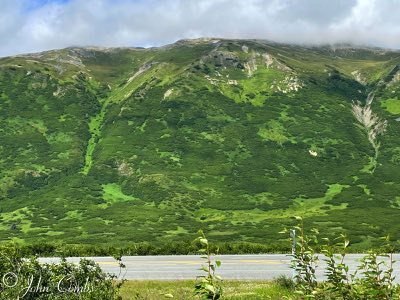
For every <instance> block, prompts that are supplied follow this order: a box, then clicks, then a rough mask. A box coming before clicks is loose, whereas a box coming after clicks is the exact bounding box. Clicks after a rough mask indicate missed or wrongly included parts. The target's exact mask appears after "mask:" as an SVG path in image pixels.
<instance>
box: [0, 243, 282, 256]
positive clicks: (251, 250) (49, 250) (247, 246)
mask: <svg viewBox="0 0 400 300" xmlns="http://www.w3.org/2000/svg"><path fill="white" fill-rule="evenodd" d="M9 246H10V244H9V243H7V244H2V245H0V251H1V250H2V249H3V248H5V247H9ZM13 246H14V247H16V248H18V249H19V252H20V253H21V255H22V256H23V257H27V256H31V255H36V256H40V257H49V256H57V257H71V256H83V257H85V256H115V255H118V256H120V255H124V256H135V255H187V254H198V253H199V252H198V251H199V249H201V245H200V244H199V243H198V242H196V241H182V242H168V243H166V244H163V245H153V244H150V243H146V242H143V243H135V244H129V245H125V246H121V247H114V246H110V245H84V244H79V245H78V244H59V243H48V242H42V243H36V244H13ZM211 251H212V252H213V253H218V254H262V253H289V252H290V248H289V247H288V245H278V244H277V245H273V244H269V245H264V244H257V243H248V242H238V243H214V244H213V245H212V246H211Z"/></svg>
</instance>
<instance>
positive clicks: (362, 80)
mask: <svg viewBox="0 0 400 300" xmlns="http://www.w3.org/2000/svg"><path fill="white" fill-rule="evenodd" d="M351 75H353V76H354V79H355V80H357V81H358V82H359V83H361V84H362V85H366V84H367V79H366V78H365V77H364V76H363V75H362V74H361V72H360V71H359V70H355V71H353V72H351Z"/></svg>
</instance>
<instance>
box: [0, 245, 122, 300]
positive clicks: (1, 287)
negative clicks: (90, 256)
mask: <svg viewBox="0 0 400 300" xmlns="http://www.w3.org/2000/svg"><path fill="white" fill-rule="evenodd" d="M120 266H121V267H122V264H120ZM0 275H1V277H0V278H1V282H0V299H7V300H9V299H32V300H33V299H49V300H50V299H72V300H73V299H81V300H86V299H96V300H103V299H104V300H116V299H121V298H120V296H118V293H119V289H120V287H121V285H122V282H119V283H116V282H115V279H116V277H115V276H112V275H108V274H105V273H103V272H102V270H101V269H100V267H99V266H98V265H97V264H95V263H94V262H93V261H89V260H85V259H83V260H81V261H80V263H79V264H78V265H75V264H73V263H68V262H67V261H66V260H65V259H62V260H61V262H60V263H59V264H41V263H39V262H38V260H37V259H36V258H35V257H30V258H23V257H22V256H21V251H20V250H19V249H18V248H17V247H7V248H3V249H2V251H1V253H0Z"/></svg>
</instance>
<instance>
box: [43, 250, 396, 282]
mask: <svg viewBox="0 0 400 300" xmlns="http://www.w3.org/2000/svg"><path fill="white" fill-rule="evenodd" d="M361 257H363V255H362V254H349V255H348V256H347V258H346V260H345V262H346V263H347V264H348V265H349V267H350V271H352V270H355V269H356V267H357V266H358V265H359V263H360V262H359V260H360V258H361ZM80 259H81V258H79V257H72V258H68V259H67V260H68V261H70V262H75V263H76V262H79V260H80ZM88 259H91V260H94V261H95V262H97V263H98V264H99V265H100V267H101V268H102V270H103V271H105V272H107V273H112V274H116V275H117V276H118V275H119V276H120V278H122V277H124V278H125V279H128V280H179V279H195V278H196V276H198V275H201V274H202V271H200V270H198V269H199V268H200V266H201V264H202V259H201V258H200V256H198V255H177V256H173V255H166V256H164V255H163V256H124V257H123V258H122V262H123V263H124V264H125V265H126V268H125V269H124V270H122V273H121V274H120V268H119V266H118V263H117V262H116V261H115V260H114V259H113V258H112V257H89V258H88ZM216 259H218V260H220V261H221V263H222V265H221V267H220V268H219V269H218V270H217V272H216V273H217V274H218V275H220V276H221V277H222V278H223V279H241V280H268V279H273V278H276V277H278V276H279V275H286V276H289V277H290V276H292V270H291V269H290V264H291V260H290V259H291V258H290V257H289V256H287V255H286V254H265V255H264V254H262V255H218V256H217V257H216ZM394 259H395V260H397V261H399V260H400V254H395V255H394ZM39 260H40V261H41V262H45V263H52V262H57V261H59V259H58V258H40V259H39ZM382 260H384V258H382ZM319 265H320V267H318V268H317V279H318V280H323V279H324V271H323V267H324V263H323V262H320V263H319ZM394 270H395V272H394V273H395V275H396V281H397V282H400V280H399V279H400V263H395V267H394Z"/></svg>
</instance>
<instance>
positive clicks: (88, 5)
mask: <svg viewBox="0 0 400 300" xmlns="http://www.w3.org/2000/svg"><path fill="white" fill-rule="evenodd" d="M399 15H400V0H380V1H377V0H336V1H330V0H270V1H266V0H146V1H145V0H33V1H32V0H21V1H15V0H2V9H1V11H0V40H1V42H2V43H1V44H2V46H1V48H0V56H5V55H13V54H18V53H24V52H36V51H42V50H48V49H54V48H64V47H68V46H71V45H79V46H85V45H93V46H107V47H111V46H144V47H147V46H159V45H163V44H166V43H171V42H173V41H175V40H178V39H182V38H198V37H203V36H208V37H210V36H212V37H213V36H215V37H224V38H260V39H268V40H273V41H277V42H289V43H302V44H304V43H306V44H307V43H310V44H327V43H341V42H346V43H355V44H363V45H370V46H380V47H387V48H400V22H399V19H398V16H399Z"/></svg>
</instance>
